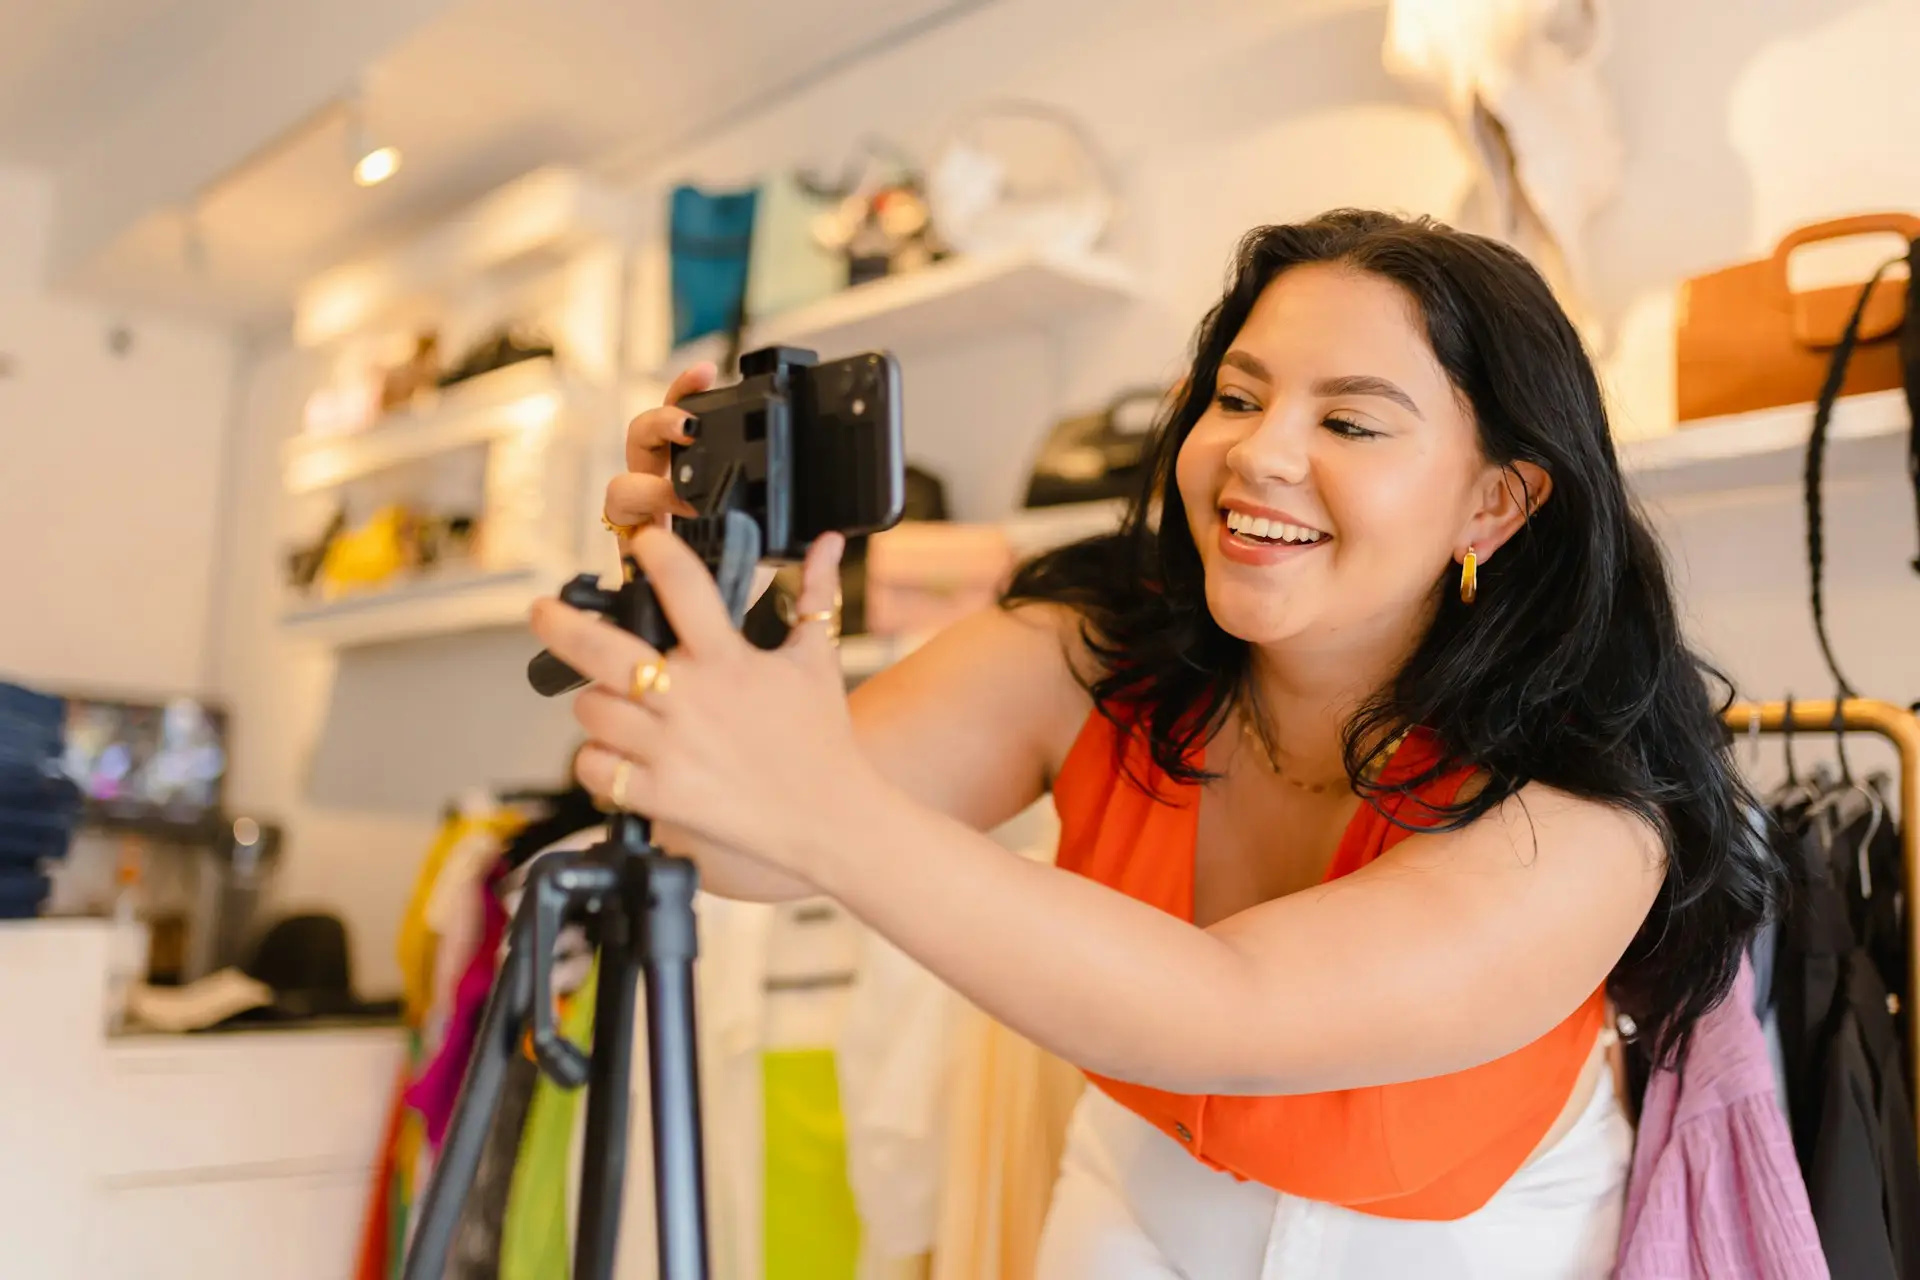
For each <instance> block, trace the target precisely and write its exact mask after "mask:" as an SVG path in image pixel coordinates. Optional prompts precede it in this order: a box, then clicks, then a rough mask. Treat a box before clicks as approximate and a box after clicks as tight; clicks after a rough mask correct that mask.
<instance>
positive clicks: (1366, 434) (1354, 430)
mask: <svg viewBox="0 0 1920 1280" xmlns="http://www.w3.org/2000/svg"><path fill="white" fill-rule="evenodd" d="M1325 426H1326V428H1327V430H1329V431H1331V432H1333V434H1335V435H1337V436H1344V437H1346V438H1347V439H1349V440H1369V439H1372V438H1373V437H1374V436H1377V435H1379V434H1380V433H1379V432H1378V431H1375V430H1373V429H1372V428H1370V427H1363V426H1361V425H1360V424H1359V423H1357V422H1355V421H1353V420H1352V419H1351V418H1338V417H1333V418H1328V419H1326V420H1325Z"/></svg>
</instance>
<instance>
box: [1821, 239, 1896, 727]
mask: <svg viewBox="0 0 1920 1280" xmlns="http://www.w3.org/2000/svg"><path fill="white" fill-rule="evenodd" d="M1902 261H1903V259H1900V258H1889V259H1888V260H1887V261H1885V262H1883V263H1881V264H1880V266H1879V267H1878V268H1876V269H1875V271H1874V273H1873V277H1872V279H1870V280H1868V281H1867V284H1866V287H1865V288H1864V289H1862V290H1860V300H1859V301H1858V302H1856V303H1855V304H1854V306H1853V314H1852V315H1850V316H1848V317H1847V327H1846V331H1845V332H1843V333H1842V334H1841V335H1840V341H1839V343H1838V345H1836V346H1835V347H1834V349H1833V359H1832V361H1831V362H1830V363H1829V364H1828V365H1827V380H1826V383H1825V385H1823V386H1822V387H1821V388H1820V399H1819V401H1818V402H1817V403H1816V404H1815V405H1814V409H1813V431H1812V433H1811V434H1810V435H1808V437H1807V470H1806V501H1807V578H1808V588H1809V595H1810V596H1811V598H1812V604H1813V630H1814V635H1815V636H1816V637H1817V638H1818V639H1819V641H1820V653H1821V656H1822V657H1824V658H1825V659H1826V661H1827V670H1828V671H1829V672H1831V673H1832V674H1833V680H1834V683H1835V684H1837V685H1838V686H1839V689H1840V696H1841V697H1843V698H1854V697H1858V696H1859V694H1858V693H1857V692H1855V690H1854V686H1853V684H1852V682H1851V681H1849V680H1848V679H1847V678H1846V676H1844V675H1842V674H1841V673H1840V660H1839V659H1838V658H1836V657H1835V656H1834V653H1833V642H1832V641H1831V640H1830V639H1828V637H1827V613H1826V595H1825V592H1824V590H1823V589H1822V588H1823V581H1824V578H1825V572H1826V536H1825V530H1824V528H1823V525H1822V515H1823V512H1822V510H1821V503H1820V482H1821V477H1822V474H1823V472H1824V470H1825V466H1826V454H1827V428H1828V426H1829V424H1830V423H1831V422H1832V421H1833V404H1834V401H1836V400H1838V399H1839V398H1840V388H1841V387H1842V386H1843V385H1844V384H1845V383H1846V380H1847V365H1848V364H1849V363H1851V362H1852V360H1853V349H1854V347H1855V346H1857V345H1858V344H1859V341H1860V321H1861V318H1862V317H1863V316H1864V315H1865V314H1866V310H1867V302H1868V300H1869V299H1871V298H1872V297H1873V291H1874V288H1875V287H1876V286H1877V285H1878V284H1879V283H1880V278H1881V277H1882V276H1884V275H1886V273H1887V272H1888V271H1890V270H1892V269H1893V268H1894V267H1895V266H1897V265H1899V263H1900V262H1902ZM1904 261H1906V262H1908V263H1909V270H1911V269H1912V266H1913V264H1915V263H1920V242H1914V243H1913V244H1911V245H1910V246H1909V248H1908V253H1907V257H1906V259H1904ZM1915 292H1916V286H1915V283H1914V281H1913V279H1912V278H1911V277H1910V278H1909V279H1908V281H1907V302H1908V308H1909V309H1908V311H1907V315H1906V320H1905V322H1904V323H1903V324H1902V326H1901V330H1900V349H1901V355H1902V358H1903V359H1904V360H1905V361H1906V369H1907V376H1906V388H1907V406H1908V410H1909V412H1910V413H1911V414H1912V415H1913V425H1912V426H1911V427H1910V428H1909V430H1908V435H1907V474H1908V477H1909V479H1910V480H1911V482H1912V483H1913V486H1914V504H1915V507H1914V509H1915V519H1916V528H1920V335H1917V334H1916V330H1920V313H1916V312H1915V311H1914V310H1912V306H1913V300H1914V294H1915ZM1913 563H1914V567H1915V570H1916V572H1920V557H1917V558H1916V559H1915V560H1914V562H1913Z"/></svg>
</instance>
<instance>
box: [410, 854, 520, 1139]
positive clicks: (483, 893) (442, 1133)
mask: <svg viewBox="0 0 1920 1280" xmlns="http://www.w3.org/2000/svg"><path fill="white" fill-rule="evenodd" d="M498 878H499V877H498V875H497V874H493V875H489V876H487V877H486V882H485V883H484V884H481V885H478V886H476V892H478V894H479V895H480V901H481V912H482V915H481V925H480V945H479V946H478V947H476V948H474V951H473V955H472V958H471V959H469V960H468V961H467V967H466V968H465V969H464V970H463V971H462V972H461V974H460V982H459V984H458V985H457V986H456V987H455V988H454V992H453V1009H452V1012H451V1014H450V1015H449V1016H448V1018H447V1029H446V1035H445V1036H444V1037H442V1039H441V1041H440V1049H439V1052H437V1053H435V1054H434V1057H433V1061H432V1062H430V1063H428V1064H427V1068H426V1070H424V1071H422V1072H421V1073H420V1075H419V1078H418V1079H416V1080H415V1081H414V1082H413V1083H412V1084H411V1085H409V1086H408V1087H407V1091H406V1095H405V1096H406V1103H407V1105H408V1106H409V1107H412V1108H413V1109H414V1110H415V1111H417V1112H419V1113H420V1118H421V1119H422V1120H423V1121H424V1122H425V1128H426V1136H427V1146H428V1149H429V1150H431V1151H433V1152H435V1153H437V1152H438V1151H439V1150H440V1144H441V1142H442V1141H443V1140H444V1139H445V1138H446V1136H447V1126H448V1124H449V1123H451V1122H452V1120H453V1106H454V1102H455V1101H456V1100H457V1099H458V1098H459V1095H460V1082H461V1081H462V1080H463V1079H465V1077H466V1074H467V1060H468V1059H469V1058H471V1057H472V1056H473V1046H474V1042H475V1041H476V1040H477V1039H478V1038H479V1035H480V1018H481V1015H482V1014H484V1013H485V1012H486V1007H487V996H488V994H489V993H490V992H491V991H492V990H493V979H494V970H495V969H496V967H497V966H498V961H499V958H500V957H499V953H500V939H501V937H502V935H504V934H505V932H506V924H507V912H506V908H505V907H503V906H501V904H500V899H499V897H498V895H496V894H495V893H494V884H495V882H496V881H497V880H498Z"/></svg>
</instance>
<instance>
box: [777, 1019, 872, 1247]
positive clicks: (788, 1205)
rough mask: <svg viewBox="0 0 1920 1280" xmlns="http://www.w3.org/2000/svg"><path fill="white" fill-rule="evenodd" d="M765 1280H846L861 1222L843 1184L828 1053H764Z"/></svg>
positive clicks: (836, 1087) (842, 1149)
mask: <svg viewBox="0 0 1920 1280" xmlns="http://www.w3.org/2000/svg"><path fill="white" fill-rule="evenodd" d="M761 1070H762V1074H763V1079H764V1080H765V1084H766V1110H767V1144H766V1182H765V1184H764V1185H765V1195H766V1200H765V1205H766V1208H765V1217H764V1224H765V1231H766V1236H765V1250H766V1252H765V1256H766V1280H853V1275H854V1270H855V1268H856V1266H857V1265H858V1263H859V1257H860V1218H859V1215H858V1214H857V1213H856V1212H855V1210H854V1205H853V1188H852V1187H851V1186H849V1185H848V1183H847V1132H846V1122H845V1119H844V1117H843V1116H842V1115H841V1112H840V1082H839V1079H838V1078H837V1076H836V1075H835V1073H834V1065H833V1051H832V1050H831V1049H796V1050H780V1051H777V1052H769V1053H767V1054H765V1055H764V1056H763V1057H762V1059H761Z"/></svg>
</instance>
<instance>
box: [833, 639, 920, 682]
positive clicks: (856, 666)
mask: <svg viewBox="0 0 1920 1280" xmlns="http://www.w3.org/2000/svg"><path fill="white" fill-rule="evenodd" d="M927 639H928V637H926V636H846V637H843V638H842V639H841V641H840V670H841V672H842V673H843V674H845V676H846V677H847V679H849V680H864V679H866V678H867V677H868V676H871V675H877V674H878V673H879V672H881V671H884V670H885V669H886V668H887V667H889V666H892V665H893V664H894V663H896V662H898V661H899V660H900V659H901V658H904V657H905V656H906V655H907V654H909V653H912V652H913V651H914V650H915V649H918V648H919V647H920V646H921V645H922V644H924V643H926V641H927Z"/></svg>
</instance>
